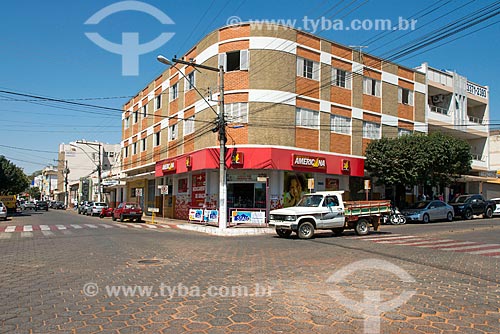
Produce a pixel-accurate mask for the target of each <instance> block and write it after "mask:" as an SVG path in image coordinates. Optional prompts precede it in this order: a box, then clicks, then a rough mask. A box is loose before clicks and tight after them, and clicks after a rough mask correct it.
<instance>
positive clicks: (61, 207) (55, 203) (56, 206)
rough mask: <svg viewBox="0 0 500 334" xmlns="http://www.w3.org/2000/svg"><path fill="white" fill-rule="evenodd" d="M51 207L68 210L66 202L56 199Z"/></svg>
mask: <svg viewBox="0 0 500 334" xmlns="http://www.w3.org/2000/svg"><path fill="white" fill-rule="evenodd" d="M51 208H54V209H57V210H66V205H65V204H64V202H61V201H56V202H54V204H53V205H52V206H51Z"/></svg>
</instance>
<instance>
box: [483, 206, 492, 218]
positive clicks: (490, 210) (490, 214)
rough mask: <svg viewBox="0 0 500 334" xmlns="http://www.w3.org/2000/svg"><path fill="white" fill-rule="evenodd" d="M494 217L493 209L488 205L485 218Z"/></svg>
mask: <svg viewBox="0 0 500 334" xmlns="http://www.w3.org/2000/svg"><path fill="white" fill-rule="evenodd" d="M491 217H493V209H492V208H490V207H488V208H486V212H485V213H484V218H491Z"/></svg>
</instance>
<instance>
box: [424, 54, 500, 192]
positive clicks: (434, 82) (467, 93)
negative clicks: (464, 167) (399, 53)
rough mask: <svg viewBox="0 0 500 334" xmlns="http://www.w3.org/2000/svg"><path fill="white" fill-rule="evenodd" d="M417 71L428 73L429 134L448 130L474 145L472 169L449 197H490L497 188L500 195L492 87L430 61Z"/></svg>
mask: <svg viewBox="0 0 500 334" xmlns="http://www.w3.org/2000/svg"><path fill="white" fill-rule="evenodd" d="M417 70H419V71H421V72H423V73H425V75H426V82H427V105H426V115H427V123H428V129H429V130H428V131H429V133H432V132H444V133H447V134H449V135H451V136H454V137H457V138H461V139H464V140H466V141H467V142H468V143H469V145H470V147H471V153H472V170H471V171H470V173H469V175H464V176H462V177H461V178H460V179H458V180H457V182H456V183H455V184H453V185H452V186H451V187H450V188H449V189H448V188H447V189H445V192H446V194H445V195H447V196H446V198H449V197H450V193H451V195H452V196H453V194H454V193H461V194H464V193H483V194H484V195H485V196H486V197H489V196H488V192H490V193H491V192H492V191H495V192H497V193H498V195H500V192H499V191H500V189H498V184H497V181H496V167H495V166H493V161H491V158H490V155H491V153H493V152H490V140H491V139H490V131H489V121H490V115H489V88H488V86H483V85H480V84H477V83H474V82H472V81H469V80H468V79H467V78H466V77H464V76H462V75H460V74H458V73H456V72H454V71H448V70H438V69H435V68H432V67H430V66H429V65H428V64H427V63H424V64H422V65H421V66H419V67H418V68H417ZM498 149H500V148H497V150H498ZM490 164H492V166H491V167H490ZM492 169H493V170H492ZM495 197H496V196H495Z"/></svg>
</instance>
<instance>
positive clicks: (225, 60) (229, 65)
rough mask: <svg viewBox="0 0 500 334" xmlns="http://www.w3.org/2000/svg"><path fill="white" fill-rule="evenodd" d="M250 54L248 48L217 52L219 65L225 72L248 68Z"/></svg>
mask: <svg viewBox="0 0 500 334" xmlns="http://www.w3.org/2000/svg"><path fill="white" fill-rule="evenodd" d="M249 59H250V54H249V52H248V50H238V51H231V52H226V53H221V54H219V66H221V65H223V66H224V71H225V72H230V71H245V70H248V66H249Z"/></svg>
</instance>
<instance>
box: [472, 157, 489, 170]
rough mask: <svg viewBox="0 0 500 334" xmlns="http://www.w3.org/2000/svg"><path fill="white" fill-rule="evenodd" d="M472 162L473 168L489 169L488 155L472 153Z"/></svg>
mask: <svg viewBox="0 0 500 334" xmlns="http://www.w3.org/2000/svg"><path fill="white" fill-rule="evenodd" d="M471 156H472V164H471V167H472V169H473V170H487V169H488V161H487V157H486V156H484V155H482V154H477V153H472V154H471Z"/></svg>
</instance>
